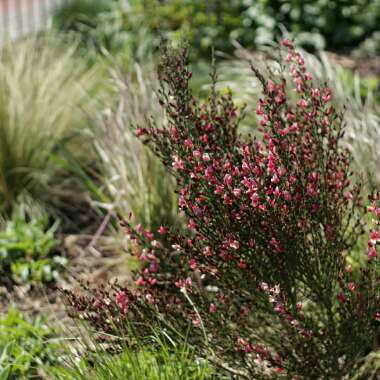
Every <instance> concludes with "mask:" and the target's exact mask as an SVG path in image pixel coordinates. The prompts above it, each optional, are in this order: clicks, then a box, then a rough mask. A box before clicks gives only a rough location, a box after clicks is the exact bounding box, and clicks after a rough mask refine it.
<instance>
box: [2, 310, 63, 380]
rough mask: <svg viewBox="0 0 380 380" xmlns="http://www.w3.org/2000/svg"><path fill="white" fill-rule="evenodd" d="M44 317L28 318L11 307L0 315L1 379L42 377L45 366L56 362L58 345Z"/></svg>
mask: <svg viewBox="0 0 380 380" xmlns="http://www.w3.org/2000/svg"><path fill="white" fill-rule="evenodd" d="M54 337H55V334H54V331H53V330H52V329H51V328H50V327H48V326H47V324H46V318H45V317H42V316H39V317H37V318H36V319H35V320H34V321H29V320H27V319H26V318H24V316H23V315H22V314H21V313H20V311H18V310H17V309H14V308H11V309H9V310H8V312H7V313H6V314H5V315H4V316H3V317H1V318H0V379H1V380H24V379H25V380H26V379H43V378H45V377H44V373H45V367H46V366H48V365H53V364H57V362H58V360H57V358H58V356H57V351H58V349H59V345H58V344H57V342H56V341H55V340H54Z"/></svg>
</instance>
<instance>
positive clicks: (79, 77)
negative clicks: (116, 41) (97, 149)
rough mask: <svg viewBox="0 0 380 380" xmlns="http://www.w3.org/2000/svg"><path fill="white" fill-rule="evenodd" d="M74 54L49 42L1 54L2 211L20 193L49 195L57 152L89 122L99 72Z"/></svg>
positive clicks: (17, 45) (39, 41)
mask: <svg viewBox="0 0 380 380" xmlns="http://www.w3.org/2000/svg"><path fill="white" fill-rule="evenodd" d="M52 42H54V44H53V43H52ZM53 46H54V47H53ZM75 53H76V46H75V45H71V46H65V47H64V48H63V47H62V44H60V43H59V41H58V40H55V39H54V41H51V37H50V38H48V37H44V38H39V39H37V38H31V39H28V40H25V41H21V42H17V43H13V44H10V45H8V46H6V47H4V48H3V50H2V51H1V52H0V209H1V211H4V210H9V209H10V208H11V206H12V203H13V202H14V200H15V199H16V198H17V197H18V195H19V194H21V193H25V192H27V193H29V194H31V195H32V196H33V197H35V198H38V199H41V198H42V197H43V196H44V195H46V185H48V184H49V182H50V180H51V179H52V177H53V176H54V174H55V173H56V171H57V167H58V165H57V161H58V160H56V159H54V153H56V152H57V148H58V146H59V145H61V144H63V143H64V142H65V141H66V139H68V138H69V137H70V136H71V135H72V134H73V131H74V130H75V128H77V127H79V126H81V125H82V124H83V122H84V120H85V114H84V112H83V110H81V108H86V107H87V106H89V104H90V103H89V97H88V93H89V91H91V88H94V87H93V85H94V83H95V80H94V78H95V76H94V74H95V69H91V70H89V69H88V67H87V65H86V63H85V62H84V61H82V60H80V59H79V58H78V57H77V56H76V54H75Z"/></svg>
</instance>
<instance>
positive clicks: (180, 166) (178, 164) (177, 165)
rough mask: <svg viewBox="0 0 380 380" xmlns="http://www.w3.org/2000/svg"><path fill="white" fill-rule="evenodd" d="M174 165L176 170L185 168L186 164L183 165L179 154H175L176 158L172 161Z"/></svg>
mask: <svg viewBox="0 0 380 380" xmlns="http://www.w3.org/2000/svg"><path fill="white" fill-rule="evenodd" d="M172 167H173V169H174V170H183V169H185V166H184V165H183V162H182V160H181V159H180V158H179V157H178V156H174V160H173V162H172Z"/></svg>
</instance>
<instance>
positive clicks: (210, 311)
mask: <svg viewBox="0 0 380 380" xmlns="http://www.w3.org/2000/svg"><path fill="white" fill-rule="evenodd" d="M216 310H217V307H216V306H215V304H213V303H212V304H210V307H209V308H208V312H209V313H210V314H215V313H216Z"/></svg>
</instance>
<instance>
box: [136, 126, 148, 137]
mask: <svg viewBox="0 0 380 380" xmlns="http://www.w3.org/2000/svg"><path fill="white" fill-rule="evenodd" d="M146 133H147V130H146V129H145V128H137V129H136V133H135V134H136V136H137V137H140V136H143V135H145V134H146Z"/></svg>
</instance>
